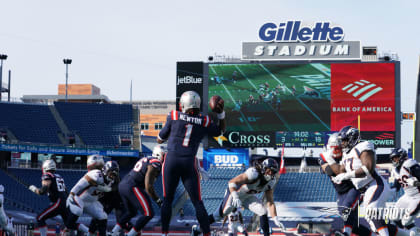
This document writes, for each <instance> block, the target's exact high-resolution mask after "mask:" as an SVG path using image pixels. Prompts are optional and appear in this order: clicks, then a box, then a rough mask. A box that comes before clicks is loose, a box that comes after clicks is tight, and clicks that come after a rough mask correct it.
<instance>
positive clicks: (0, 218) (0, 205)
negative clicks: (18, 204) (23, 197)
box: [0, 184, 15, 235]
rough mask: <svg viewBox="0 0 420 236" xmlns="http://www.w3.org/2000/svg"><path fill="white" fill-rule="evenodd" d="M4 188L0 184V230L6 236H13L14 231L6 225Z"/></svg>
mask: <svg viewBox="0 0 420 236" xmlns="http://www.w3.org/2000/svg"><path fill="white" fill-rule="evenodd" d="M3 193H4V187H3V185H1V184H0V228H1V229H2V230H3V231H6V232H7V233H8V235H14V233H15V232H14V229H13V228H10V227H9V226H8V224H7V216H6V213H4V196H3Z"/></svg>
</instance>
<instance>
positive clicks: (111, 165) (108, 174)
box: [89, 161, 123, 236]
mask: <svg viewBox="0 0 420 236" xmlns="http://www.w3.org/2000/svg"><path fill="white" fill-rule="evenodd" d="M102 172H103V176H104V177H105V178H104V182H105V184H107V185H108V184H110V183H111V185H110V186H111V191H110V192H104V193H101V194H100V196H99V202H100V203H101V204H102V206H103V207H104V211H105V213H107V214H108V215H109V214H110V213H111V212H112V210H114V209H115V216H116V218H117V222H118V220H119V219H120V216H121V214H122V211H123V203H122V200H121V197H120V193H119V192H118V184H119V183H120V166H119V165H118V163H117V162H116V161H107V162H106V163H105V166H104V169H103V171H102ZM98 226H99V221H98V220H97V219H92V220H91V222H90V225H89V235H90V236H94V235H96V231H97V230H98Z"/></svg>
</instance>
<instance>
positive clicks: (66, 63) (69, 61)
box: [63, 59, 72, 102]
mask: <svg viewBox="0 0 420 236" xmlns="http://www.w3.org/2000/svg"><path fill="white" fill-rule="evenodd" d="M63 62H64V64H65V65H66V102H67V87H68V80H69V65H70V64H71V62H72V60H71V59H63Z"/></svg>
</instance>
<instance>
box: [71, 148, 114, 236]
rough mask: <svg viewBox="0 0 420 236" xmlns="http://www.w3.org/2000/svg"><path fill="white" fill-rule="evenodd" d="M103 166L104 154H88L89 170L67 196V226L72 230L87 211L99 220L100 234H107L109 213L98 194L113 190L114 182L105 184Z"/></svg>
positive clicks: (103, 235)
mask: <svg viewBox="0 0 420 236" xmlns="http://www.w3.org/2000/svg"><path fill="white" fill-rule="evenodd" d="M103 167H104V159H103V156H100V155H90V156H88V159H87V169H88V172H87V173H86V174H85V175H84V176H83V177H82V178H81V179H80V180H79V181H78V182H77V183H76V185H74V187H73V188H72V189H71V191H70V194H69V196H68V198H67V207H68V208H69V211H70V212H69V217H68V220H67V224H66V226H67V227H68V228H69V229H70V230H75V229H76V228H77V224H76V221H77V219H78V218H79V217H80V216H81V215H82V214H83V213H87V214H88V215H90V216H91V217H92V218H93V219H96V220H98V231H99V236H105V235H106V223H107V218H108V215H107V214H106V213H105V211H104V208H103V206H102V204H101V203H100V202H99V201H98V196H99V195H100V193H101V192H110V191H111V190H112V188H111V185H112V182H111V183H110V184H108V185H105V183H104V177H103V174H102V168H103Z"/></svg>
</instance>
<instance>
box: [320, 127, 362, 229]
mask: <svg viewBox="0 0 420 236" xmlns="http://www.w3.org/2000/svg"><path fill="white" fill-rule="evenodd" d="M342 155H343V153H342V149H341V141H340V139H339V138H338V132H336V133H333V134H331V135H330V137H329V138H328V144H327V149H326V151H325V152H323V153H321V154H320V156H321V159H320V164H321V168H322V170H323V172H324V173H326V174H327V175H328V176H329V177H330V178H331V182H332V183H333V185H334V188H335V190H336V192H337V207H338V211H339V213H340V216H341V217H342V218H343V220H344V228H343V232H335V235H346V236H350V235H351V233H352V232H353V233H356V234H358V235H369V234H370V230H369V229H368V228H366V227H365V226H363V225H358V224H357V207H358V203H359V201H360V192H359V191H358V190H357V189H356V188H354V185H353V183H352V182H351V181H350V180H344V181H342V182H341V183H340V184H336V183H334V182H333V181H332V178H333V177H334V176H336V174H339V162H340V161H341V157H342Z"/></svg>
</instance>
